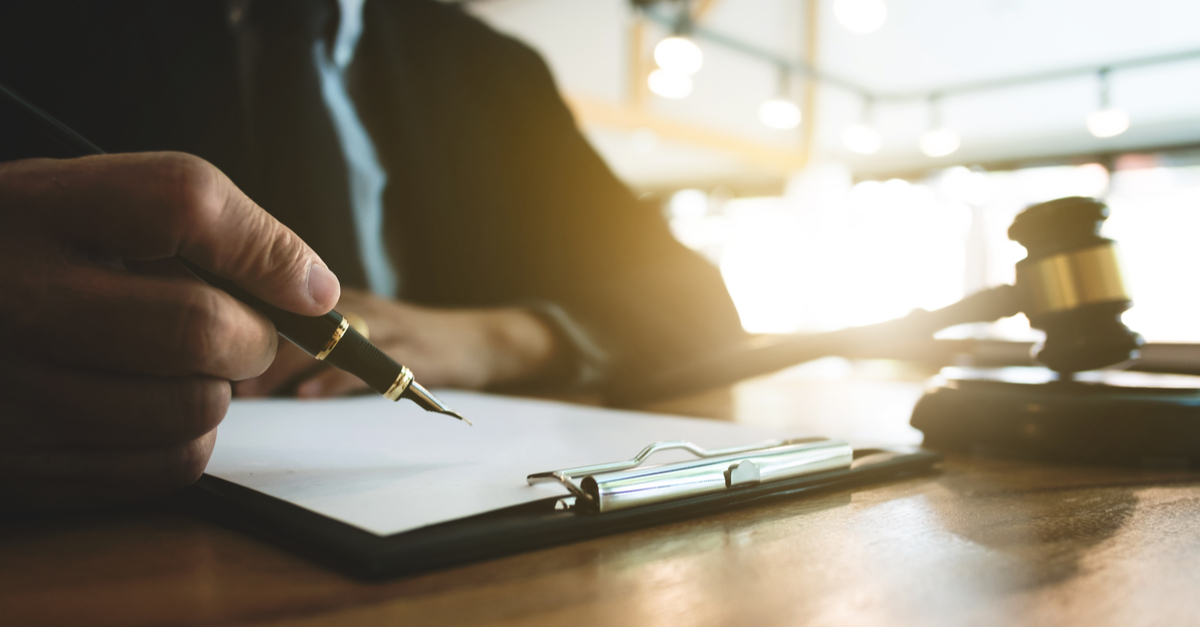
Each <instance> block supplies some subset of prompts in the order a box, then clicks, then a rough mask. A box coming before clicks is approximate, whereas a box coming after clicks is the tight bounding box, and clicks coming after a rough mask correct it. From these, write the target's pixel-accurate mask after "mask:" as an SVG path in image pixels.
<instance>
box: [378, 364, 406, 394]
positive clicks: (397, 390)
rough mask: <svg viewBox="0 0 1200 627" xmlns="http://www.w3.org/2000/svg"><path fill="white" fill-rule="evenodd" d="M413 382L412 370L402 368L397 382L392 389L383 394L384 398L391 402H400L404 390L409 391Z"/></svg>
mask: <svg viewBox="0 0 1200 627" xmlns="http://www.w3.org/2000/svg"><path fill="white" fill-rule="evenodd" d="M412 382H413V373H412V370H409V369H408V367H407V366H400V375H399V376H397V377H396V381H395V382H393V383H392V387H390V388H388V389H387V391H386V392H384V393H383V397H384V398H386V399H388V400H389V401H398V400H400V395H401V394H403V393H404V390H407V389H408V385H409V384H410V383H412Z"/></svg>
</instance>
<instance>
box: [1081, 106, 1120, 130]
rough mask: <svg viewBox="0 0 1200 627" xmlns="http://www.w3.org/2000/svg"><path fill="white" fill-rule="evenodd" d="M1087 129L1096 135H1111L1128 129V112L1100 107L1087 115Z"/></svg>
mask: <svg viewBox="0 0 1200 627" xmlns="http://www.w3.org/2000/svg"><path fill="white" fill-rule="evenodd" d="M1087 127H1088V131H1090V132H1091V133H1092V135H1095V136H1096V137H1113V136H1116V135H1120V134H1121V133H1124V132H1125V131H1127V130H1129V114H1128V113H1125V111H1124V110H1122V109H1115V108H1113V109H1101V110H1099V111H1093V112H1092V113H1091V114H1090V115H1088V117H1087Z"/></svg>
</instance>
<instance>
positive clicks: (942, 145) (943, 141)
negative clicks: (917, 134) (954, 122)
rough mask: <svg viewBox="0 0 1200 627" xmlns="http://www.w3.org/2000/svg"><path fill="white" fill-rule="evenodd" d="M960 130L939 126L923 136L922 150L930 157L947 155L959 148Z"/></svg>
mask: <svg viewBox="0 0 1200 627" xmlns="http://www.w3.org/2000/svg"><path fill="white" fill-rule="evenodd" d="M959 144H960V141H959V139H958V132H957V131H955V130H954V129H952V128H939V129H935V130H932V131H929V132H927V133H925V134H924V135H922V136H921V152H923V153H925V154H926V155H927V156H930V157H945V156H946V155H948V154H951V153H953V152H954V151H956V150H958V147H959Z"/></svg>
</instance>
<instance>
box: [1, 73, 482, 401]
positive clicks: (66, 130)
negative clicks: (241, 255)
mask: <svg viewBox="0 0 1200 627" xmlns="http://www.w3.org/2000/svg"><path fill="white" fill-rule="evenodd" d="M0 96H3V100H7V101H8V102H9V103H10V104H12V105H14V106H15V107H16V108H17V110H18V111H19V112H20V113H22V114H23V115H24V117H25V118H26V121H28V122H29V123H30V124H31V125H32V126H33V127H34V128H35V129H37V130H38V131H39V132H40V133H41V134H42V135H44V136H46V137H47V138H48V139H50V140H51V141H53V142H54V144H55V145H56V148H58V149H59V150H63V149H65V150H66V151H68V152H71V153H74V154H75V156H79V157H83V156H87V155H102V154H105V153H104V151H103V150H101V149H100V147H98V146H96V144H93V143H92V142H90V141H88V139H87V138H85V137H84V136H82V135H80V134H79V133H77V132H75V131H74V130H73V129H71V128H70V127H68V126H67V125H65V124H63V123H62V122H60V121H58V119H57V118H55V117H54V116H52V115H50V114H49V113H46V112H45V111H43V110H41V109H40V108H38V107H37V106H36V105H34V104H33V103H31V102H29V101H28V100H26V99H24V98H22V97H21V96H20V95H19V94H17V93H16V92H15V91H13V90H12V89H11V88H10V87H8V86H7V85H5V84H3V83H0ZM179 262H180V263H182V264H183V265H184V266H185V267H187V269H188V270H190V271H191V272H192V274H194V275H196V276H197V277H198V278H199V279H200V280H202V281H204V282H205V283H208V284H209V285H211V286H213V287H215V288H217V289H220V290H224V291H225V292H227V293H228V294H229V295H230V296H233V297H234V298H236V299H238V300H240V301H242V302H243V303H246V304H247V305H250V306H251V307H253V308H254V309H257V310H258V311H260V312H262V313H263V315H265V316H266V317H267V318H269V319H270V320H271V322H273V323H275V330H277V331H278V332H279V335H282V336H283V337H284V338H286V339H288V340H289V341H291V342H292V343H293V344H295V345H296V346H299V347H300V348H301V349H302V350H304V351H305V352H307V353H308V354H310V355H312V356H313V357H316V358H317V359H318V360H319V361H324V362H326V363H329V364H332V365H334V366H336V367H338V368H340V369H342V370H345V371H346V372H349V373H350V374H352V375H354V376H356V377H358V378H360V379H362V380H363V382H365V383H366V384H367V385H368V386H370V387H371V389H373V390H375V391H376V392H379V393H380V394H382V395H383V396H384V398H387V399H388V400H392V401H398V400H400V399H402V398H407V399H409V400H411V401H413V402H414V403H416V404H417V405H419V406H421V407H422V408H423V409H425V410H426V411H432V412H437V413H440V414H446V415H448V416H454V417H455V418H458V419H459V420H461V421H463V422H465V423H467V424H471V421H469V420H467V419H466V418H464V417H462V416H460V415H459V414H458V413H457V412H454V411H452V410H451V409H450V408H448V407H446V405H445V404H443V403H442V402H441V401H440V400H438V398H437V397H436V396H434V395H433V394H431V393H430V392H429V390H426V389H425V388H424V387H421V384H419V383H417V382H416V381H415V380H414V379H413V373H412V371H411V370H409V369H408V368H406V367H404V366H402V365H400V364H399V363H397V362H396V360H394V359H392V358H391V357H388V356H387V355H386V354H385V353H384V352H383V351H381V350H379V348H378V347H376V346H375V345H374V344H372V343H370V342H369V341H367V338H365V337H363V336H362V334H361V333H359V332H358V331H356V330H355V329H354V328H353V327H351V326H350V323H349V322H348V321H347V320H346V319H345V318H344V317H342V314H339V313H338V312H336V311H330V312H329V313H327V314H325V315H323V316H302V315H300V314H296V313H292V312H290V311H286V310H284V309H280V308H279V307H276V306H274V305H271V304H270V303H267V302H265V301H263V300H262V299H260V298H258V297H256V296H254V295H253V294H251V293H250V292H247V291H246V290H244V289H242V288H241V287H239V286H238V285H237V284H236V283H234V282H233V281H229V280H227V279H223V278H221V277H219V276H217V275H215V274H213V273H212V272H209V271H208V270H205V269H204V268H201V267H200V266H197V265H196V264H194V263H192V262H190V261H188V260H186V259H183V258H179Z"/></svg>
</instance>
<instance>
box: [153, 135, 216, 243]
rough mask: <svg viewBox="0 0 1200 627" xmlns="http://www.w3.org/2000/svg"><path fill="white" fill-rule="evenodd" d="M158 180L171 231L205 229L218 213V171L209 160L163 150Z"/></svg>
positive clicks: (188, 231) (180, 231)
mask: <svg viewBox="0 0 1200 627" xmlns="http://www.w3.org/2000/svg"><path fill="white" fill-rule="evenodd" d="M158 165H159V168H160V171H159V180H160V181H162V184H163V185H164V186H165V188H166V189H165V191H164V195H165V196H166V198H167V202H166V204H167V205H168V206H169V207H170V208H171V211H169V212H167V217H168V219H169V220H171V221H172V225H173V226H174V230H176V231H177V232H179V233H192V232H196V231H200V230H203V229H205V228H206V227H207V226H208V225H209V224H211V223H212V222H213V221H214V220H216V219H217V217H218V216H219V214H220V211H221V206H222V203H223V199H222V191H221V190H222V186H221V174H220V171H219V170H217V168H216V167H214V166H213V165H212V164H210V163H209V162H207V161H205V160H203V159H201V158H199V157H196V156H193V155H189V154H184V153H179V152H168V153H162V154H161V156H160V159H159V164H158Z"/></svg>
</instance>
